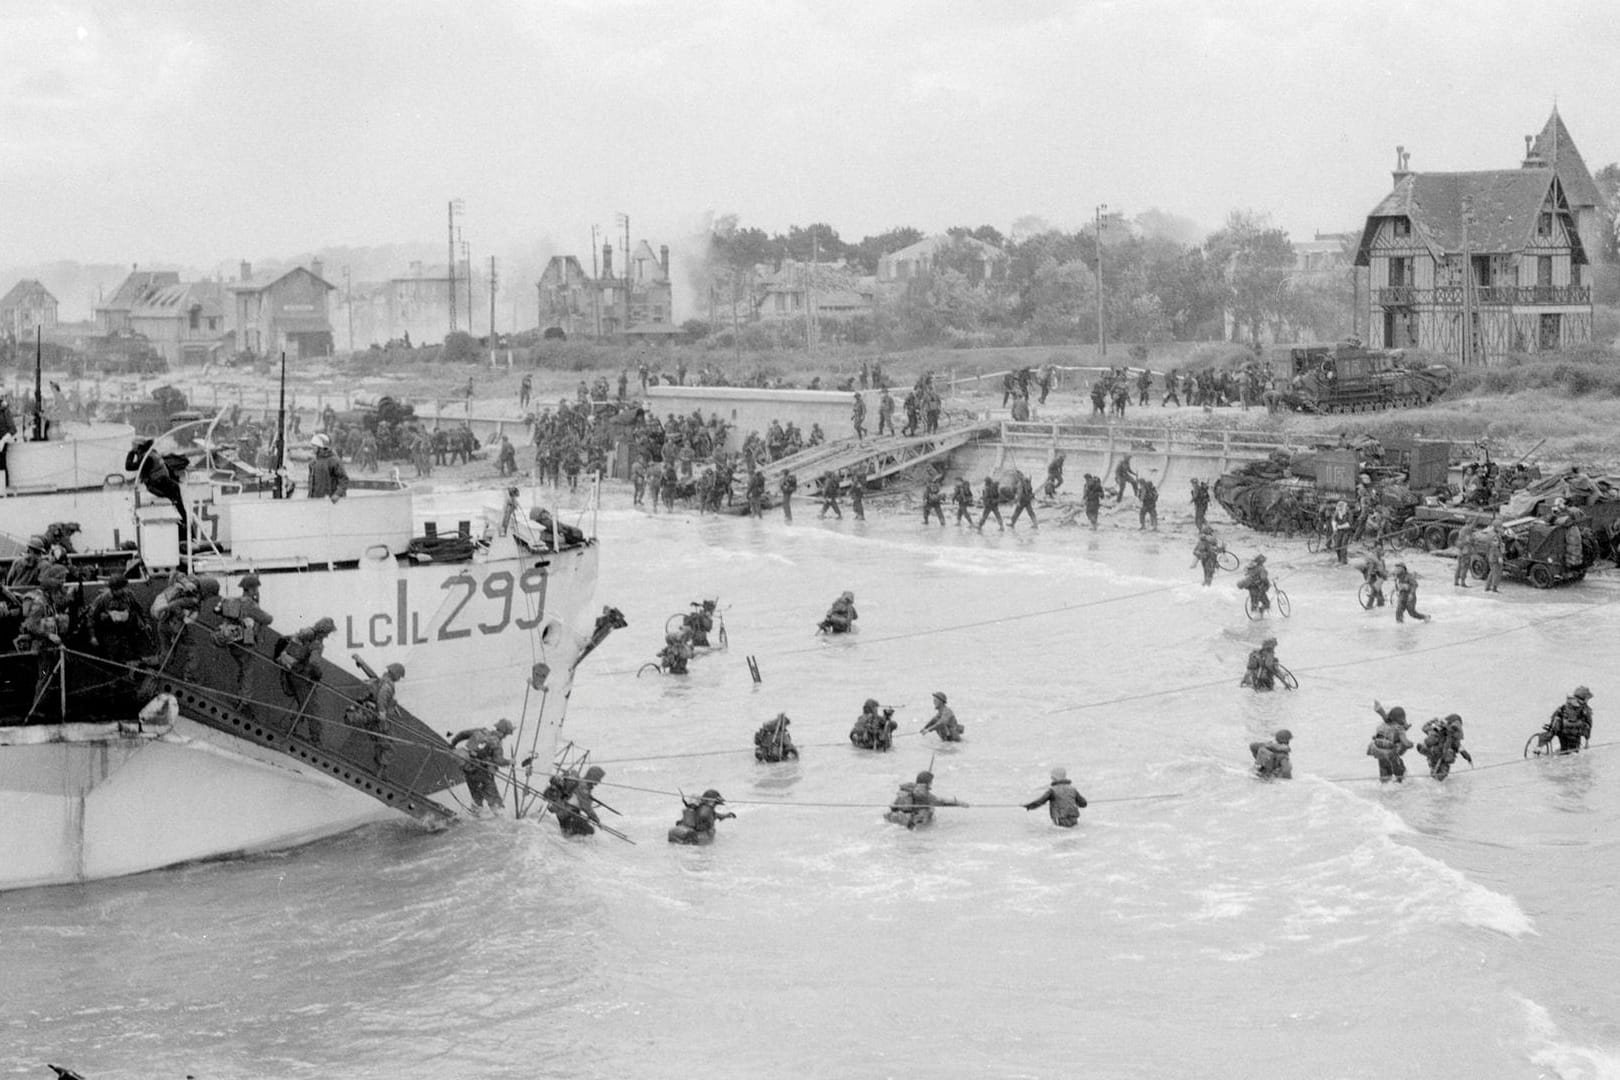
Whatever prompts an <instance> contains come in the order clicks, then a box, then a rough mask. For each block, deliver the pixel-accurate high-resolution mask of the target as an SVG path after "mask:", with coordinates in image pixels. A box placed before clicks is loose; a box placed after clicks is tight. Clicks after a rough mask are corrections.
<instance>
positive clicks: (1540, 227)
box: [1536, 211, 1553, 236]
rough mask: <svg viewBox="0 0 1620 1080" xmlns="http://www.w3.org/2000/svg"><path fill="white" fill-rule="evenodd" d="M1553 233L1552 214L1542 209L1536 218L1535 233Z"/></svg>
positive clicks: (1547, 234)
mask: <svg viewBox="0 0 1620 1080" xmlns="http://www.w3.org/2000/svg"><path fill="white" fill-rule="evenodd" d="M1552 234H1553V216H1552V213H1551V212H1550V211H1542V213H1541V216H1540V217H1539V218H1537V219H1536V235H1537V236H1551V235H1552Z"/></svg>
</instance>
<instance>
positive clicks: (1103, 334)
mask: <svg viewBox="0 0 1620 1080" xmlns="http://www.w3.org/2000/svg"><path fill="white" fill-rule="evenodd" d="M1107 209H1108V204H1107V203H1103V204H1102V205H1101V206H1099V207H1097V236H1096V240H1097V356H1098V358H1099V359H1107V357H1108V332H1107V331H1106V330H1105V329H1104V327H1103V266H1102V259H1103V256H1102V231H1103V217H1102V216H1103V211H1104V210H1107Z"/></svg>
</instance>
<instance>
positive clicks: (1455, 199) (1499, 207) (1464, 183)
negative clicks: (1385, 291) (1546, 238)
mask: <svg viewBox="0 0 1620 1080" xmlns="http://www.w3.org/2000/svg"><path fill="white" fill-rule="evenodd" d="M1549 191H1551V193H1552V196H1553V199H1554V202H1555V204H1556V205H1557V206H1558V207H1559V209H1560V210H1562V211H1564V212H1566V213H1567V212H1568V209H1569V204H1568V203H1567V202H1566V201H1565V200H1564V198H1563V195H1562V192H1561V189H1560V188H1559V185H1558V178H1557V176H1556V174H1555V173H1554V172H1553V170H1552V169H1497V170H1492V171H1489V172H1455V173H1408V174H1407V175H1406V176H1403V177H1402V178H1401V179H1400V180H1399V181H1397V182H1396V184H1395V189H1394V190H1393V191H1391V192H1390V193H1389V194H1388V195H1386V196H1384V198H1383V201H1382V202H1380V203H1379V204H1378V205H1377V206H1375V207H1374V208H1373V210H1372V212H1371V213H1370V214H1368V215H1367V225H1366V228H1364V229H1363V230H1362V234H1361V244H1360V246H1359V247H1358V248H1357V251H1356V265H1357V266H1366V265H1367V261H1368V258H1369V250H1370V247H1371V244H1372V239H1373V235H1374V234H1375V233H1376V232H1377V230H1378V224H1379V222H1380V221H1381V220H1383V219H1384V218H1396V217H1404V218H1409V219H1410V220H1411V222H1412V235H1413V236H1414V237H1415V238H1417V239H1418V240H1420V241H1421V242H1422V243H1423V245H1424V246H1425V247H1427V248H1428V249H1429V252H1430V254H1432V255H1433V256H1434V257H1435V258H1436V259H1439V258H1443V257H1444V256H1445V255H1447V254H1449V253H1452V252H1460V251H1462V250H1463V209H1464V207H1465V206H1466V207H1467V209H1468V219H1469V220H1468V230H1467V231H1468V245H1467V246H1468V249H1469V251H1471V252H1474V253H1476V254H1481V255H1484V254H1491V253H1498V254H1501V253H1508V252H1515V251H1522V250H1524V248H1525V247H1527V246H1528V245H1529V243H1530V241H1531V239H1532V238H1533V236H1534V230H1535V226H1536V215H1538V214H1539V213H1540V212H1541V209H1542V207H1543V206H1544V205H1546V202H1547V199H1548V193H1549ZM1566 225H1567V227H1568V231H1569V234H1570V243H1571V244H1572V245H1573V246H1574V247H1575V250H1576V251H1577V252H1578V253H1579V254H1580V257H1581V258H1582V260H1583V261H1584V252H1582V251H1581V247H1580V239H1579V237H1577V236H1576V235H1575V227H1574V222H1573V221H1572V220H1571V221H1568V222H1566Z"/></svg>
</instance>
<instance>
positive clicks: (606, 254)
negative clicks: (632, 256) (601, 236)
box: [602, 244, 613, 278]
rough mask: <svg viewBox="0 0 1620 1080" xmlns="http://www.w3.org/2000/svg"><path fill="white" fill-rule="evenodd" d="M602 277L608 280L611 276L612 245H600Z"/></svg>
mask: <svg viewBox="0 0 1620 1080" xmlns="http://www.w3.org/2000/svg"><path fill="white" fill-rule="evenodd" d="M602 276H603V277H604V278H610V277H612V276H613V245H612V244H603V245H602Z"/></svg>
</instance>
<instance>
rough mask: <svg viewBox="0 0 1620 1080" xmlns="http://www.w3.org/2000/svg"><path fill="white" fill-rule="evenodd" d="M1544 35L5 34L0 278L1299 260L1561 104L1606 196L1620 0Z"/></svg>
mask: <svg viewBox="0 0 1620 1080" xmlns="http://www.w3.org/2000/svg"><path fill="white" fill-rule="evenodd" d="M1528 21H1530V22H1533V24H1534V30H1535V32H1534V33H1528V32H1526V31H1527V29H1528V27H1527V15H1526V12H1525V10H1524V9H1523V8H1522V6H1515V5H1509V4H1507V3H1505V2H1497V0H1478V2H1472V3H1466V4H1464V3H1460V2H1453V0H1443V2H1439V3H1431V4H1428V5H1423V6H1421V7H1413V6H1410V5H1407V4H1402V3H1393V2H1368V3H1356V4H1343V3H1331V4H1330V3H1311V2H1306V3H1298V4H1289V5H1275V4H1261V3H1258V2H1249V0H1242V2H1215V0H1207V2H1203V3H1165V2H1154V0H1146V2H1142V3H1129V4H1120V3H1097V2H1078V3H1061V2H1057V0H1030V2H1025V3H1019V4H1013V5H998V6H991V5H983V4H978V3H971V2H956V0H917V2H912V3H893V4H889V3H885V4H869V3H868V4H860V3H854V2H844V0H816V2H814V3H812V2H809V0H785V2H781V3H766V4H760V3H757V2H742V0H737V2H732V0H725V2H702V3H692V4H672V3H653V2H642V0H551V2H546V3H518V2H511V0H494V2H491V3H484V4H476V5H463V6H452V7H445V6H443V5H428V4H426V3H418V2H415V0H402V2H398V3H394V2H391V3H388V4H377V5H328V4H320V3H302V2H300V3H268V4H260V5H254V6H252V7H251V8H240V7H236V6H233V5H217V4H207V3H201V2H190V0H183V2H177V3H166V4H159V5H153V6H150V7H139V6H136V7H125V6H122V5H107V4H100V3H74V2H71V0H70V2H65V3H58V4H54V5H51V6H49V7H40V8H28V9H13V10H10V11H7V12H5V13H3V14H0V31H3V32H0V71H3V73H4V74H0V79H4V80H5V83H6V93H5V94H3V95H0V147H3V152H0V170H3V171H0V178H3V179H0V195H3V198H0V252H3V256H0V264H3V265H7V266H14V265H23V264H29V263H38V262H42V261H49V260H56V259H72V260H79V261H84V262H109V263H125V264H127V263H130V262H137V261H138V262H140V263H141V264H142V265H154V266H155V265H163V264H181V265H187V266H193V267H199V268H209V267H217V266H221V265H228V264H230V263H232V262H234V260H236V259H239V258H243V259H250V260H263V259H270V258H291V257H293V256H296V255H297V254H299V253H301V252H308V251H314V250H318V249H325V248H332V247H342V246H372V245H382V244H389V243H402V244H416V243H427V244H431V243H434V242H435V241H436V240H437V241H439V242H441V243H442V242H443V240H444V237H445V210H446V203H447V201H448V200H450V199H452V198H459V199H461V200H462V201H463V206H464V208H465V212H464V215H463V216H462V218H461V226H462V229H463V235H464V236H465V238H466V239H467V240H468V241H469V243H470V244H471V246H472V248H473V250H474V260H475V262H476V261H478V260H479V258H480V256H484V257H487V256H488V255H489V254H496V255H499V256H502V257H503V258H506V257H518V258H520V261H521V263H522V264H523V266H524V267H531V266H532V272H533V273H534V274H536V275H537V274H538V272H539V269H540V268H541V267H542V266H543V265H544V258H545V257H546V256H549V255H551V254H561V253H576V254H580V255H581V256H582V257H583V256H588V255H589V248H590V244H591V240H590V237H591V231H590V230H591V226H592V225H598V226H601V227H603V229H604V230H606V231H607V232H608V233H611V234H617V233H618V231H619V230H618V227H617V226H616V224H615V220H614V216H615V214H616V213H619V212H623V213H627V214H629V215H630V218H631V234H632V242H637V241H640V240H642V239H647V240H651V241H652V242H653V243H655V244H657V243H668V244H670V245H671V247H672V248H674V249H676V252H677V261H678V260H679V258H680V256H681V255H682V254H683V249H687V248H690V247H691V246H692V245H693V244H694V243H695V242H696V241H697V240H699V239H700V238H701V237H702V235H703V234H704V232H705V231H706V229H707V227H708V224H709V222H710V221H711V220H712V217H713V216H715V215H722V214H736V215H738V216H739V218H740V219H741V221H742V223H743V224H745V225H754V226H758V227H760V228H763V229H765V230H767V231H768V232H776V231H785V230H786V229H787V228H788V226H789V225H792V224H800V225H805V224H809V223H812V222H817V221H825V222H828V223H830V224H832V225H833V226H835V227H836V228H838V229H839V230H840V232H841V234H842V235H843V236H844V238H845V239H846V240H850V241H854V240H858V239H860V238H861V237H862V236H863V235H867V234H873V233H879V232H882V231H884V230H886V229H888V228H890V227H893V226H896V225H913V226H916V227H917V228H920V229H922V230H923V231H924V232H925V233H928V232H936V231H939V230H942V229H944V228H946V227H949V226H952V225H978V224H986V223H987V224H991V225H995V226H996V227H998V228H1000V229H1002V230H1008V229H1010V228H1011V227H1012V226H1013V225H1014V224H1015V223H1016V222H1018V221H1019V220H1020V219H1024V218H1039V219H1042V220H1044V221H1046V222H1048V223H1049V224H1051V225H1053V226H1056V227H1060V228H1068V229H1073V228H1076V227H1079V226H1081V225H1083V224H1085V223H1086V222H1088V221H1090V220H1091V218H1092V215H1093V213H1094V211H1095V208H1096V207H1097V206H1098V205H1099V204H1102V203H1106V204H1108V206H1109V207H1110V209H1112V210H1115V211H1120V212H1123V213H1124V214H1125V215H1126V216H1134V215H1135V214H1137V213H1139V212H1141V211H1144V210H1148V209H1152V208H1158V209H1161V210H1163V211H1166V212H1168V213H1171V214H1175V215H1178V216H1182V217H1186V218H1189V219H1191V220H1193V221H1194V222H1196V223H1197V224H1198V225H1199V226H1201V227H1202V228H1204V229H1213V228H1216V227H1218V226H1219V225H1220V224H1221V222H1222V220H1223V219H1224V218H1225V216H1226V214H1227V212H1228V211H1230V210H1233V209H1239V208H1243V209H1253V210H1257V211H1260V212H1262V213H1266V214H1268V215H1269V216H1270V217H1271V219H1272V221H1273V222H1274V223H1275V224H1277V225H1280V226H1282V227H1284V228H1286V229H1288V230H1289V231H1290V233H1291V234H1292V235H1293V236H1294V237H1295V238H1296V239H1302V238H1308V237H1309V236H1311V235H1312V234H1313V233H1314V232H1315V231H1319V230H1320V231H1326V232H1333V231H1340V230H1344V229H1354V228H1356V227H1357V225H1358V224H1359V223H1360V221H1361V220H1362V218H1363V217H1364V215H1365V214H1366V212H1367V211H1368V209H1369V208H1370V207H1372V206H1373V205H1374V204H1375V203H1376V202H1377V201H1378V200H1379V199H1380V198H1381V197H1382V196H1383V195H1384V194H1385V193H1386V192H1387V191H1388V189H1389V186H1390V176H1389V172H1390V169H1391V168H1392V167H1393V166H1394V163H1395V146H1396V144H1401V145H1404V146H1405V147H1406V149H1407V151H1408V152H1409V153H1410V155H1411V167H1412V168H1414V169H1416V170H1419V171H1422V170H1458V169H1492V168H1504V167H1511V166H1512V164H1513V163H1515V162H1516V160H1517V157H1518V155H1520V154H1522V151H1523V144H1522V138H1521V137H1522V136H1523V135H1526V134H1530V133H1533V132H1536V131H1538V130H1539V129H1540V128H1541V126H1542V124H1543V123H1544V122H1545V120H1546V118H1547V115H1548V113H1549V112H1550V111H1551V109H1552V107H1553V105H1554V103H1555V100H1556V103H1557V105H1558V108H1559V110H1560V112H1561V113H1562V115H1563V116H1564V119H1565V121H1566V123H1567V124H1568V126H1569V128H1570V131H1571V132H1572V134H1573V135H1574V137H1575V139H1576V140H1577V141H1578V143H1579V144H1580V146H1581V148H1582V151H1583V152H1584V154H1585V155H1586V159H1587V162H1588V164H1589V165H1590V166H1591V167H1592V168H1593V169H1594V170H1596V169H1598V168H1601V167H1602V166H1603V165H1604V164H1606V163H1608V162H1609V161H1612V160H1615V158H1616V157H1620V145H1617V141H1616V138H1615V135H1614V130H1613V128H1612V126H1611V125H1609V124H1607V123H1605V119H1606V106H1607V104H1608V100H1609V97H1610V96H1611V94H1612V89H1613V86H1614V79H1613V75H1612V71H1611V58H1612V56H1613V55H1614V52H1615V50H1614V48H1613V46H1614V45H1615V44H1616V43H1617V42H1620V30H1617V28H1616V22H1617V20H1615V19H1614V18H1613V10H1612V8H1609V7H1607V6H1606V5H1603V4H1600V3H1580V2H1577V3H1572V4H1566V5H1559V6H1557V7H1553V8H1547V9H1545V10H1543V9H1537V10H1536V11H1535V12H1534V17H1533V19H1529V20H1528ZM601 242H603V240H602V238H599V239H598V240H597V243H598V244H600V243H601ZM523 284H524V285H525V287H532V281H528V282H524V283H523Z"/></svg>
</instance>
